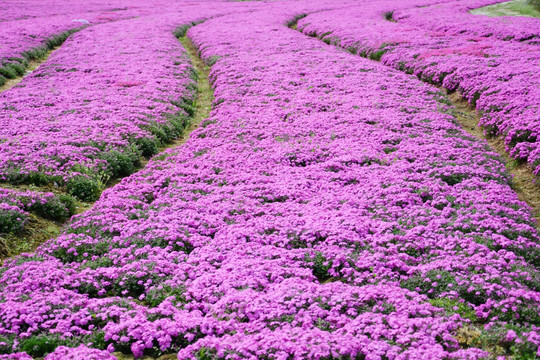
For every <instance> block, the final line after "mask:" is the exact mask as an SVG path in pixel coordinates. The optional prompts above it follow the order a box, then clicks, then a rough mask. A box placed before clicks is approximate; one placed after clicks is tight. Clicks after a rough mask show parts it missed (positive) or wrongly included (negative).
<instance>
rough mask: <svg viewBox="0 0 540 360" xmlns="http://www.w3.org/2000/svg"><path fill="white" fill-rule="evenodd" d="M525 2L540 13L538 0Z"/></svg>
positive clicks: (539, 0)
mask: <svg viewBox="0 0 540 360" xmlns="http://www.w3.org/2000/svg"><path fill="white" fill-rule="evenodd" d="M527 2H528V3H529V5H531V6H532V7H533V8H535V9H536V10H537V11H540V0H528V1H527Z"/></svg>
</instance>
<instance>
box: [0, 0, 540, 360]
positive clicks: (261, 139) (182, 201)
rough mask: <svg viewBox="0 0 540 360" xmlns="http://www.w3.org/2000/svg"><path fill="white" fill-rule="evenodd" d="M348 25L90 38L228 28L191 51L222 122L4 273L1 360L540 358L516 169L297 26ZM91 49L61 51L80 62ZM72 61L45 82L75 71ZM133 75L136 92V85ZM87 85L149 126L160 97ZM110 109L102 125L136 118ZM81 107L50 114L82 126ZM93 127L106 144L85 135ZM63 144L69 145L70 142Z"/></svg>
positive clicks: (224, 21) (383, 74)
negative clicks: (9, 357)
mask: <svg viewBox="0 0 540 360" xmlns="http://www.w3.org/2000/svg"><path fill="white" fill-rule="evenodd" d="M426 3H427V1H423V2H416V3H415V4H416V5H420V4H424V5H425V4H426ZM365 5H366V8H367V7H368V4H365ZM341 6H344V5H343V2H340V3H339V4H335V3H332V2H331V1H329V2H326V3H325V2H323V1H318V2H311V1H306V2H302V1H298V2H278V3H253V4H251V5H245V4H242V5H241V6H239V5H237V4H223V5H220V6H216V8H215V9H213V8H212V7H211V6H210V4H204V3H203V5H198V6H190V7H188V8H189V9H190V10H189V13H188V11H187V10H186V9H183V10H186V11H183V12H182V13H181V15H178V14H175V15H170V17H167V16H165V15H163V14H162V15H160V16H159V17H158V16H156V17H151V18H149V17H141V18H139V19H134V20H129V21H125V22H118V23H114V24H105V25H100V26H99V27H95V28H93V27H92V28H87V29H85V30H84V31H82V32H80V33H78V36H79V35H80V36H81V37H82V36H86V37H88V38H90V39H93V38H94V37H92V36H93V35H92V34H95V33H100V34H103V35H104V36H105V35H107V36H109V39H110V41H113V40H114V39H116V38H122V36H123V35H125V36H128V35H130V34H134V35H133V36H139V35H140V36H142V35H141V34H143V33H144V34H153V33H154V32H153V31H154V30H153V29H156V30H155V31H156V34H157V31H161V32H162V38H158V37H156V38H155V43H152V44H150V45H151V46H158V45H159V44H161V42H162V41H169V40H168V38H166V36H165V34H167V35H168V34H170V26H169V25H168V26H163V27H160V24H163V23H167V24H170V22H169V20H171V21H173V20H174V21H176V22H177V24H181V23H187V22H188V21H189V22H191V21H196V20H197V19H198V18H199V17H200V16H203V15H202V14H203V9H207V11H210V10H208V9H213V10H212V11H215V13H214V14H218V13H219V11H218V8H219V9H221V10H220V11H221V16H216V17H214V18H212V19H209V20H207V21H205V22H204V23H202V24H200V25H197V26H195V27H193V28H191V29H190V30H189V31H188V37H189V38H190V39H191V40H192V42H193V43H194V44H195V46H196V47H197V48H198V49H199V51H200V56H201V57H202V59H203V60H204V61H205V62H206V63H207V64H212V71H211V75H210V77H211V81H212V84H213V87H214V90H215V102H214V106H213V110H212V112H211V114H210V117H209V118H208V119H206V120H204V121H203V122H202V123H201V126H200V128H199V129H197V130H195V131H194V132H193V133H192V135H191V138H190V139H189V140H188V141H187V142H186V144H185V145H183V146H181V147H177V148H173V149H169V150H166V151H164V152H162V153H161V154H159V155H157V156H155V157H153V158H152V159H151V161H150V162H149V163H148V165H147V166H146V167H145V168H144V169H143V170H141V171H139V172H137V173H136V174H133V175H131V176H129V177H126V178H124V179H123V180H122V181H121V182H120V183H119V184H117V185H116V186H114V187H112V188H110V189H107V190H106V191H105V192H104V193H103V195H102V196H101V198H100V199H99V201H98V202H96V204H95V206H94V207H93V208H92V209H91V210H90V211H88V212H87V213H85V214H80V215H77V216H75V217H74V218H73V219H72V221H71V223H70V224H69V226H68V227H67V228H66V229H65V230H64V232H63V233H62V235H60V236H59V237H58V238H56V239H52V240H50V241H49V242H47V243H46V244H44V245H43V246H42V247H41V248H40V249H39V250H38V251H37V252H36V253H35V254H32V255H22V256H20V257H18V258H15V259H12V260H9V261H6V263H5V264H4V266H3V267H2V268H1V269H0V352H3V353H13V354H16V355H15V356H17V357H19V358H21V359H24V356H26V355H25V354H28V355H30V356H32V357H45V356H47V357H46V359H51V360H52V359H64V358H66V357H69V356H71V357H75V356H85V357H88V358H91V357H92V356H94V357H95V358H96V359H112V358H113V356H112V355H110V353H113V352H115V351H120V352H124V353H131V354H133V355H134V356H135V357H136V358H139V357H142V356H144V355H151V356H159V355H161V354H163V353H177V356H178V359H180V360H192V359H199V360H209V359H212V360H225V359H234V360H237V359H268V360H288V359H299V360H300V359H301V360H311V359H315V360H323V359H332V360H350V359H367V360H377V359H396V360H397V359H470V360H473V359H482V358H485V357H486V356H488V355H489V354H488V352H487V351H486V350H489V351H492V350H493V349H494V348H501V349H502V351H503V352H504V353H505V354H506V353H512V354H517V355H519V356H521V357H522V358H527V357H529V358H533V357H534V356H540V352H539V346H540V335H539V334H540V316H539V314H538V307H539V305H540V292H539V284H538V278H539V276H540V274H539V272H538V270H537V269H538V265H539V264H540V246H539V237H538V233H537V231H536V229H535V224H534V220H533V217H532V216H531V212H530V209H529V208H528V206H527V205H526V204H525V203H523V202H521V201H520V200H519V199H518V197H517V195H516V194H515V193H514V192H513V191H512V189H511V187H510V185H509V182H510V180H509V178H508V175H507V173H506V172H505V166H504V163H503V162H502V161H501V159H500V158H499V156H498V155H497V154H496V153H494V152H493V151H491V150H490V148H489V147H488V146H487V144H486V142H484V141H479V140H478V139H476V138H473V137H471V136H470V135H468V134H467V133H466V132H464V131H463V130H462V129H461V128H460V127H459V126H458V125H457V123H456V120H455V118H454V116H453V109H452V107H451V106H449V105H448V102H447V99H446V98H445V95H444V94H443V93H442V92H440V91H439V90H438V89H437V88H435V87H433V86H432V85H429V84H426V83H424V82H421V81H419V80H418V79H417V78H416V77H414V76H410V75H407V74H404V73H403V72H400V71H398V70H395V69H392V68H389V67H388V66H385V65H384V64H380V63H377V62H374V61H371V60H368V59H363V58H361V57H358V56H354V55H352V54H350V53H348V52H345V51H342V50H341V49H338V48H336V47H333V46H327V45H326V44H324V43H323V42H322V41H319V40H317V39H313V38H310V37H307V36H305V35H304V34H301V33H299V32H298V31H294V30H291V29H288V28H287V26H286V24H289V23H291V22H292V21H294V19H295V18H297V17H298V16H299V15H301V14H305V13H310V12H314V13H319V14H321V16H323V15H325V14H327V12H326V11H323V10H326V9H331V8H332V7H335V8H337V7H341ZM347 6H348V7H349V8H350V7H351V4H347ZM239 9H243V10H246V11H245V12H240V11H239ZM248 10H249V11H248ZM366 12H368V11H367V9H366ZM328 13H331V12H328ZM207 15H208V14H205V15H204V16H205V17H210V16H207ZM189 16H191V18H190V17H189ZM313 16H314V17H315V16H318V15H313ZM308 19H309V17H308ZM317 19H319V18H318V17H317ZM180 20H183V22H182V21H180ZM120 23H122V27H118V28H114V26H115V24H120ZM366 23H368V22H367V21H366ZM150 24H152V25H153V26H150ZM147 25H148V26H147ZM306 26H307V25H306V24H305V23H304V27H306ZM325 26H326V25H325ZM112 28H114V29H116V30H117V31H118V33H115V34H114V36H113V35H112V30H111V29H112ZM366 28H369V26H368V25H366ZM120 29H124V30H122V31H120ZM124 31H125V32H124ZM145 36H146V35H145ZM95 38H97V37H95ZM77 39H78V38H77V37H74V38H73V39H72V40H73V42H68V43H67V44H66V45H65V46H68V45H70V46H73V48H74V49H77V48H78V47H77V46H78V45H77V44H78V43H77ZM143 39H146V37H143ZM164 39H165V40H164ZM81 41H82V40H81ZM88 41H90V40H88ZM139 45H141V44H139ZM143 45H145V46H146V45H147V44H146V43H144V44H143ZM150 45H149V46H150ZM80 46H81V47H82V45H80ZM115 46H119V44H115ZM132 49H133V48H132V47H131V46H127V45H126V48H124V49H123V51H124V52H127V51H128V50H132ZM113 51H115V50H114V49H113V48H112V47H111V49H108V51H107V53H105V54H103V53H100V56H101V57H103V58H105V59H104V61H105V60H106V59H107V58H108V56H109V55H108V54H109V53H112V52H113ZM170 51H171V52H172V53H173V54H176V53H177V52H178V50H174V51H173V50H170ZM168 54H169V53H168ZM121 55H122V54H118V53H116V54H115V55H114V57H116V58H119V57H121ZM169 55H170V54H169ZM134 56H139V54H138V53H137V52H135V55H134ZM141 56H142V55H141ZM152 56H156V54H152ZM89 58H90V59H91V58H92V57H89ZM111 58H112V55H111ZM63 59H64V58H62V57H60V56H59V57H54V58H53V59H51V62H50V66H49V67H48V68H47V67H46V68H44V70H43V71H44V73H46V74H53V72H52V71H51V69H54V67H55V66H56V67H59V68H61V69H65V70H66V69H67V70H69V67H67V66H66V65H60V64H63V61H64V60H63ZM123 59H124V61H126V63H129V64H130V67H127V68H125V69H124V71H128V70H130V69H131V67H136V66H138V65H140V64H136V63H134V64H132V63H131V62H128V61H129V58H123ZM148 59H149V58H145V59H143V60H144V66H146V67H151V68H152V69H153V71H154V74H159V73H160V72H159V71H163V69H162V68H161V67H163V66H165V65H163V64H162V63H161V62H160V61H161V60H160V59H161V58H159V57H158V58H157V59H156V60H155V63H156V67H155V68H154V67H153V66H154V64H153V63H151V62H149V60H148ZM182 59H183V62H182V64H184V65H185V64H186V63H187V62H186V61H185V60H186V58H185V56H184V57H182ZM66 61H67V60H66ZM111 61H112V60H111ZM105 63H107V62H106V61H105ZM85 64H86V63H84V62H82V60H81V63H78V64H77V65H76V67H75V68H76V69H77V71H76V72H75V73H78V72H81V71H82V70H84V69H86V67H85ZM115 64H117V65H118V64H120V60H116V62H115ZM157 64H159V65H157ZM167 66H169V67H171V66H173V65H171V64H168V65H167ZM88 68H89V69H93V68H92V67H91V66H89V67H88ZM47 69H49V70H47ZM137 69H140V68H138V67H137ZM91 72H92V73H93V77H92V78H84V80H85V81H88V82H91V83H93V82H96V83H99V82H100V81H101V80H102V79H103V81H105V80H106V79H108V80H109V83H108V85H109V88H110V87H114V86H117V85H118V84H119V83H121V84H122V85H121V86H120V87H124V85H126V84H129V86H126V89H127V90H130V89H135V92H134V94H135V95H133V96H134V97H131V95H130V97H128V98H129V99H130V101H131V102H138V103H140V104H147V102H145V100H144V99H145V98H143V94H146V96H147V97H146V99H148V91H149V89H150V88H147V89H145V91H144V93H143V92H142V91H141V92H140V93H139V92H137V89H138V88H137V87H138V86H142V84H135V83H137V82H139V81H141V80H142V81H145V84H148V83H149V82H151V81H152V79H150V78H146V77H143V76H141V75H140V73H134V72H133V73H131V72H130V73H129V74H130V75H132V77H131V78H127V79H126V78H122V77H121V76H113V75H111V74H116V73H114V72H112V70H110V72H109V73H107V74H103V76H102V77H100V76H99V74H100V73H99V72H98V71H91ZM47 76H48V75H47ZM51 76H52V75H51ZM55 76H56V75H55ZM70 76H71V75H70V72H68V71H63V75H62V76H61V77H60V76H58V80H59V81H68V79H73V78H70ZM44 77H45V81H44V79H41V81H42V83H46V76H44ZM181 79H183V77H182V78H181ZM160 80H162V81H163V83H162V84H161V86H163V88H166V89H167V91H168V92H171V91H173V89H174V88H173V87H166V86H167V84H169V83H168V82H167V81H165V80H164V79H160ZM29 85H32V86H36V89H40V87H39V86H38V84H37V83H36V82H31V81H30V80H29V81H28V86H29ZM90 85H91V84H90ZM90 85H87V86H90ZM176 86H177V87H178V86H180V87H181V91H182V92H183V91H184V90H185V87H183V86H185V83H182V82H179V81H177V84H176ZM160 88H161V87H160ZM17 91H20V93H21V94H22V93H23V92H22V90H20V89H17ZM56 91H64V90H62V89H56ZM100 91H101V89H100ZM103 91H106V90H103ZM40 94H41V93H40ZM164 94H165V93H164ZM167 94H168V93H167ZM175 94H176V93H175ZM68 95H69V94H67V93H64V95H63V96H68ZM136 95H140V96H139V97H136ZM41 96H42V95H40V97H41ZM43 96H46V93H45V94H44V95H43ZM85 96H89V95H85ZM151 96H152V95H151ZM175 96H176V95H175ZM111 98H112V99H114V98H113V97H111ZM82 99H84V97H83V98H82ZM106 100H108V101H110V102H107V101H102V102H100V106H102V108H103V109H106V110H111V111H112V110H114V112H113V113H115V114H116V111H118V112H119V113H120V114H124V113H122V112H121V111H123V110H122V109H119V108H118V107H115V104H114V100H109V99H108V98H107V99H106ZM35 101H39V103H40V104H41V103H43V102H45V101H47V100H42V99H41V98H40V99H35ZM69 101H70V102H69V106H68V103H67V102H66V103H55V104H54V106H51V108H55V107H56V108H58V111H59V110H60V109H64V110H65V109H72V108H73V106H83V105H81V104H80V100H78V99H77V97H76V96H72V97H69ZM150 103H151V104H152V105H153V106H154V105H155V106H160V105H159V103H158V104H155V103H153V102H150ZM13 104H16V103H15V102H13ZM127 104H128V103H127V102H124V103H123V106H127ZM129 104H131V103H129ZM134 106H135V105H134ZM163 106H165V105H163ZM140 110H141V109H138V108H136V107H135V108H133V107H130V108H128V109H127V110H126V111H127V112H130V113H134V112H138V111H140ZM10 111H15V110H10ZM41 111H43V112H45V113H46V111H45V110H44V108H41ZM88 111H89V112H90V113H91V110H88ZM95 111H97V110H95ZM144 111H147V110H144ZM162 111H169V110H168V109H164V110H162ZM85 113H86V112H82V111H81V112H79V117H78V119H79V121H84V117H82V116H83V115H84V114H85ZM92 114H93V113H92ZM36 115H38V116H39V114H36ZM66 116H68V115H66ZM62 119H69V116H68V117H65V118H62ZM29 120H30V119H28V120H27V121H29ZM62 121H64V120H62ZM140 121H142V120H141V119H138V118H136V119H133V118H130V121H129V122H128V121H125V122H122V123H121V125H122V126H125V127H126V128H127V129H132V127H129V126H131V125H130V124H135V125H137V124H139V122H140ZM108 123H110V120H109V122H108ZM39 124H41V123H37V122H36V125H35V126H38V125H39ZM52 124H54V122H52ZM94 124H96V125H94ZM101 124H103V128H107V127H106V126H105V125H106V123H105V122H100V121H99V120H95V122H92V126H93V127H95V128H98V126H99V125H101ZM19 126H23V125H22V124H20V125H19ZM40 126H41V125H40ZM62 126H63V127H65V128H66V130H65V131H64V130H62V131H63V132H62V134H67V133H69V132H70V128H69V126H70V123H69V122H68V121H67V120H66V121H65V122H63V123H62ZM84 126H88V124H85V125H84ZM133 128H134V126H133ZM122 129H123V127H117V128H115V131H114V132H113V131H110V132H108V133H107V134H108V135H107V136H109V137H108V139H112V137H113V135H114V134H118V133H121V131H122ZM140 129H141V130H140V131H141V132H142V131H143V130H144V127H140ZM33 131H34V130H33ZM125 133H126V134H131V133H130V132H125ZM134 133H135V134H138V132H134ZM95 134H96V132H92V131H89V132H88V134H86V133H85V136H86V137H87V138H88V137H90V136H92V135H95ZM77 136H79V135H77ZM77 136H76V135H75V133H70V134H69V135H66V139H67V138H68V137H71V138H72V139H73V138H74V139H75V140H74V141H77V139H78V137H77ZM96 136H97V135H96ZM142 136H143V137H144V136H145V135H144V134H143V135H142ZM80 137H82V136H79V138H80ZM48 138H53V139H56V138H55V137H54V136H52V135H49V136H48V137H47V139H48ZM99 139H101V138H99ZM28 141H30V140H28ZM66 141H67V140H66ZM121 141H124V139H119V140H118V143H119V144H120V145H122V144H125V143H122V142H121ZM21 142H22V140H21ZM110 143H112V142H111V141H109V142H108V144H110ZM21 148H22V147H21ZM73 149H74V148H73ZM74 150H76V149H74ZM70 151H71V150H70ZM77 154H81V153H80V152H77V151H74V152H73V153H71V156H73V159H76V160H75V161H81V160H79V159H77V156H78V155H77ZM96 158H98V157H96ZM85 159H86V158H85ZM88 159H91V158H90V157H88ZM67 161H71V157H70V158H69V159H68V160H67ZM84 161H86V160H84ZM87 166H88V165H87ZM464 334H473V335H468V336H464ZM486 344H487V345H486ZM93 349H99V350H93ZM47 354H49V355H47Z"/></svg>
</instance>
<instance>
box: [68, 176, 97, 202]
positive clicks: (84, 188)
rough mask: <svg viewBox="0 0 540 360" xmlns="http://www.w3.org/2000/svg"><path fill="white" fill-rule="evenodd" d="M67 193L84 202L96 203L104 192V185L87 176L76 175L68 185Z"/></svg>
mask: <svg viewBox="0 0 540 360" xmlns="http://www.w3.org/2000/svg"><path fill="white" fill-rule="evenodd" d="M66 189H67V191H68V192H69V193H70V194H71V195H73V196H76V197H78V198H79V199H81V200H83V201H96V200H97V199H99V196H100V195H101V190H102V183H101V182H100V181H98V180H96V179H94V178H91V177H88V176H85V175H75V176H73V177H72V178H71V179H69V180H68V181H67V183H66Z"/></svg>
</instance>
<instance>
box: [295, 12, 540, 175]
mask: <svg viewBox="0 0 540 360" xmlns="http://www.w3.org/2000/svg"><path fill="white" fill-rule="evenodd" d="M392 6H393V4H391V3H390V4H389V3H383V4H375V5H372V7H371V8H368V9H365V8H364V7H359V8H358V11H344V10H336V11H328V12H321V13H317V14H312V15H309V16H307V17H306V18H305V19H302V20H300V21H299V24H298V27H299V29H301V31H303V32H304V33H305V34H309V35H312V36H318V37H321V38H324V40H325V41H326V42H327V43H332V44H335V45H338V46H341V47H343V48H346V49H348V50H349V51H351V52H353V53H358V54H360V55H362V56H365V57H370V58H372V59H376V60H381V61H382V62H383V63H384V64H386V65H389V66H391V67H393V68H396V69H400V70H403V71H405V72H407V73H410V74H414V75H416V76H418V77H419V78H421V79H423V80H425V81H428V82H431V83H434V84H438V85H442V86H444V87H445V88H447V89H449V90H450V91H459V93H460V94H461V95H462V96H463V97H464V98H465V99H467V100H468V101H469V103H470V104H472V105H474V106H476V109H477V110H478V111H479V112H480V114H481V120H480V125H481V126H483V127H484V128H485V129H486V133H488V134H489V135H502V136H503V138H504V141H505V144H506V146H507V151H508V152H509V154H510V155H511V156H512V157H514V158H515V159H517V160H519V161H527V162H529V164H530V165H531V166H532V168H533V170H534V173H535V174H538V173H539V172H540V167H539V165H540V147H539V144H540V137H539V135H540V112H539V111H540V110H539V109H540V107H538V99H539V98H540V87H539V86H538V84H539V83H540V75H539V74H540V73H539V72H538V69H539V68H538V66H539V65H538V64H539V62H540V52H538V50H537V47H536V46H535V45H532V44H526V43H521V42H515V41H514V42H512V41H504V40H501V39H498V38H497V37H486V36H487V34H485V31H484V30H485V26H487V25H488V24H492V25H493V31H496V29H497V28H498V27H497V26H499V27H500V25H501V23H500V21H497V20H491V19H490V21H491V22H489V21H488V20H485V21H483V22H482V21H480V22H479V23H480V24H481V26H480V28H482V29H484V30H482V31H484V32H482V31H480V30H478V31H476V32H477V33H478V35H471V34H470V33H474V32H475V31H473V30H471V29H472V28H473V25H471V24H474V23H475V22H476V20H475V19H476V18H477V17H476V16H475V15H471V14H467V15H465V14H463V15H461V16H459V17H456V21H458V20H460V21H462V22H463V23H464V24H465V25H464V30H463V32H464V34H456V31H455V29H454V28H452V27H449V28H448V29H444V28H437V29H432V27H430V26H428V25H426V28H423V27H422V26H424V25H423V23H422V22H418V24H416V23H415V22H414V21H405V22H404V23H401V22H398V23H396V22H391V21H387V20H386V19H385V17H384V14H388V13H390V12H389V9H391V8H392ZM395 6H396V7H403V6H404V3H403V2H400V3H399V4H396V5H395ZM441 8H442V9H446V8H447V7H441ZM425 9H433V11H434V12H435V15H437V14H439V12H438V11H437V9H438V8H437V7H436V6H432V7H426V8H425ZM360 10H362V11H360ZM424 11H427V10H424ZM424 17H426V15H424ZM436 18H437V17H436ZM531 21H536V22H538V20H537V19H532V20H531ZM481 35H486V36H484V37H483V36H481ZM516 36H517V33H516Z"/></svg>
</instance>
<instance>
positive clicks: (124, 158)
mask: <svg viewBox="0 0 540 360" xmlns="http://www.w3.org/2000/svg"><path fill="white" fill-rule="evenodd" d="M101 158H102V159H103V160H105V161H107V172H108V175H109V176H110V177H113V178H116V177H123V176H128V175H130V174H132V173H133V172H134V171H135V170H136V166H137V165H138V164H140V154H139V152H138V151H137V150H135V149H128V150H126V151H118V150H111V151H108V152H105V153H103V154H102V155H101Z"/></svg>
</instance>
